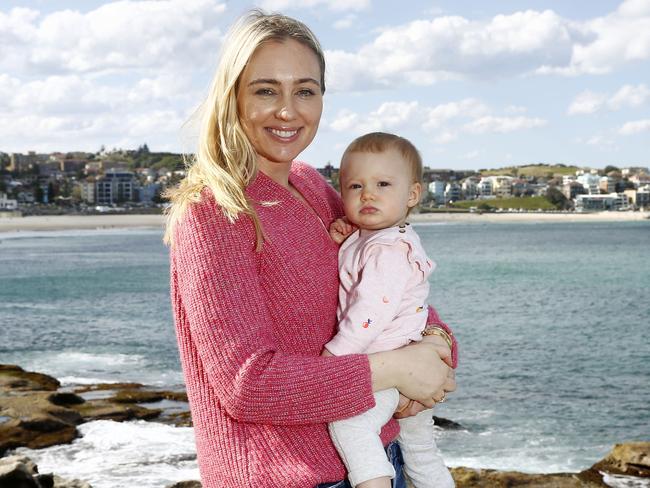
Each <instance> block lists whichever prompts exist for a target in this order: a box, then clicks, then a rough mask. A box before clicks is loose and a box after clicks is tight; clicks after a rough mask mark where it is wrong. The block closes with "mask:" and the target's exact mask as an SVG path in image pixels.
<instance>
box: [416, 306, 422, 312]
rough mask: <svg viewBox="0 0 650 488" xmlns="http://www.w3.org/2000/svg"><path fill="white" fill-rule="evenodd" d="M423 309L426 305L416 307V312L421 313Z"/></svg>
mask: <svg viewBox="0 0 650 488" xmlns="http://www.w3.org/2000/svg"><path fill="white" fill-rule="evenodd" d="M422 310H424V307H418V308H416V309H415V313H419V312H421V311H422Z"/></svg>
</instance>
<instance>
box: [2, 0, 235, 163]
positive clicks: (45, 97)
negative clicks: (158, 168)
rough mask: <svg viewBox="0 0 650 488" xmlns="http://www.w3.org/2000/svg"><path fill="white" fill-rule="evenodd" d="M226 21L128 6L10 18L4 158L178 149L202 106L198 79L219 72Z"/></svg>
mask: <svg viewBox="0 0 650 488" xmlns="http://www.w3.org/2000/svg"><path fill="white" fill-rule="evenodd" d="M224 11H225V3H224V2H222V1H218V0H188V1H181V0H162V1H156V2H153V1H133V0H122V1H117V2H111V3H106V4H104V5H102V6H100V7H98V8H96V9H95V10H91V11H88V12H84V13H82V12H79V11H74V10H62V11H56V12H53V13H50V14H41V13H39V12H38V11H35V10H28V9H12V10H10V11H8V12H6V13H2V12H0V32H3V39H2V43H0V149H4V150H27V149H36V150H38V149H39V147H42V148H47V147H49V148H50V149H51V148H52V147H56V148H59V149H62V150H69V149H74V148H79V149H87V150H96V149H97V148H98V147H99V146H100V145H101V144H106V145H108V146H114V145H118V144H121V143H122V142H124V141H129V142H130V143H131V144H132V146H133V147H135V146H137V145H140V144H142V142H145V141H147V142H149V144H150V145H151V147H156V149H163V148H170V149H171V148H173V147H178V133H179V131H180V127H181V125H182V123H183V122H184V121H185V119H186V112H187V110H188V107H191V106H192V105H195V104H197V103H198V102H199V100H200V94H199V93H198V90H197V89H196V88H195V87H194V86H192V78H191V77H190V73H192V75H194V76H195V75H196V74H197V73H201V72H205V71H206V70H207V69H209V67H210V66H212V65H213V63H214V60H213V59H209V58H210V57H211V56H214V57H216V52H217V50H218V47H219V44H220V39H219V36H220V35H221V32H220V30H219V27H218V25H219V22H220V21H221V20H222V17H223V12H224ZM213 53H214V54H213Z"/></svg>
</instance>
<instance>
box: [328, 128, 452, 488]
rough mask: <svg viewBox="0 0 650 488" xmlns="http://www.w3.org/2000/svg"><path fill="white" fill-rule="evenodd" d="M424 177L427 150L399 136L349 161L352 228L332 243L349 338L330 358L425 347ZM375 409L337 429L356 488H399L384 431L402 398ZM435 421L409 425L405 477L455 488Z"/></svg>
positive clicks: (340, 338)
mask: <svg viewBox="0 0 650 488" xmlns="http://www.w3.org/2000/svg"><path fill="white" fill-rule="evenodd" d="M421 178H422V160H421V158H420V155H419V153H418V151H417V149H416V148H415V147H414V146H413V144H411V143H410V142H409V141H407V140H406V139H404V138H402V137H398V136H396V135H393V134H386V133H381V132H377V133H371V134H366V135H364V136H362V137H359V138H358V139H356V140H355V141H353V142H352V144H350V146H349V147H348V148H347V149H346V151H345V153H344V154H343V158H342V161H341V169H340V184H341V195H342V197H343V205H344V208H345V215H346V218H347V222H346V221H344V220H338V221H336V222H334V223H333V224H332V227H331V228H330V235H331V236H332V239H334V240H335V241H336V242H339V243H341V242H342V245H341V248H340V250H339V274H340V288H339V306H338V321H339V330H338V333H337V334H336V335H335V336H334V338H333V339H332V340H331V341H330V342H328V343H327V344H326V345H325V348H326V350H325V351H323V354H324V355H330V354H332V355H335V356H339V355H343V354H355V353H373V352H379V351H386V350H390V349H396V348H398V347H401V346H404V345H406V344H408V343H409V342H411V341H419V340H421V339H422V332H423V330H424V328H425V325H426V321H427V305H426V300H427V296H428V294H429V284H428V276H429V274H430V273H431V272H432V271H433V269H434V267H435V265H434V263H433V262H432V261H430V260H429V259H428V258H427V255H426V253H425V251H424V249H423V248H422V245H421V243H420V239H419V238H418V235H417V234H416V233H415V231H414V230H413V229H412V227H410V226H409V224H408V223H407V222H406V218H407V216H408V214H409V212H410V210H411V209H412V208H413V207H414V206H415V205H417V204H418V202H419V200H420V193H421V183H420V180H421ZM353 226H354V227H353ZM355 227H356V228H358V230H356V231H355V232H354V233H352V231H353V230H354V228H355ZM351 233H352V234H351ZM349 234H351V235H350V236H349V237H347V236H348V235H349ZM346 237H347V239H346ZM343 241H345V242H343ZM443 334H444V332H443ZM443 334H441V335H443ZM447 339H449V337H448V336H447ZM449 342H451V341H449ZM375 401H376V406H375V407H373V408H372V409H370V410H368V411H367V412H364V413H363V414H361V415H358V416H356V417H352V418H349V419H345V420H340V421H336V422H333V423H331V424H330V425H329V429H330V434H331V436H332V440H333V442H334V445H335V446H336V448H337V450H338V451H339V454H340V455H341V459H343V462H344V463H345V465H346V467H347V469H348V479H349V481H350V483H351V484H352V485H353V486H358V487H359V488H375V487H377V488H382V487H386V488H389V487H390V486H391V482H390V480H391V478H393V477H394V476H395V470H394V468H393V466H392V465H391V463H389V462H388V459H387V457H386V453H385V451H384V448H383V445H382V442H381V439H380V437H379V432H380V431H381V428H382V426H383V425H384V424H386V422H388V420H389V419H390V418H391V417H392V415H393V414H394V413H395V410H396V408H397V406H398V402H399V393H398V391H397V390H396V389H394V388H392V389H389V390H383V391H379V392H377V393H375ZM432 416H433V415H432V410H431V409H427V410H424V411H422V412H420V413H419V414H417V415H415V416H412V417H408V418H405V419H402V420H400V421H399V422H400V434H399V436H398V438H397V440H398V442H399V445H400V448H401V450H402V456H403V458H404V470H405V472H406V474H407V475H408V476H409V478H410V479H411V481H412V482H413V484H414V485H415V487H416V488H448V487H453V486H454V482H453V479H452V477H451V475H450V473H449V470H448V469H447V467H446V466H445V464H444V462H443V460H442V457H441V455H440V452H439V451H438V448H437V446H436V444H435V441H434V433H433V419H432Z"/></svg>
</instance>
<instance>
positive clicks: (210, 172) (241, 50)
mask: <svg viewBox="0 0 650 488" xmlns="http://www.w3.org/2000/svg"><path fill="white" fill-rule="evenodd" d="M286 39H294V40H296V41H298V42H300V43H302V44H304V45H305V46H307V47H309V48H310V49H311V50H312V51H313V52H314V53H315V54H316V56H317V58H318V61H319V64H320V68H321V80H320V82H321V90H322V92H323V93H325V56H324V54H323V50H322V48H321V46H320V43H319V42H318V39H316V36H315V35H314V34H313V33H312V31H311V30H309V28H308V27H307V26H306V25H305V24H303V23H302V22H300V21H298V20H295V19H292V18H291V17H287V16H284V15H281V14H266V13H264V12H262V11H261V10H252V11H251V12H249V13H248V14H247V15H245V16H243V17H242V18H241V19H239V21H237V22H236V23H235V24H234V25H233V27H232V28H231V30H230V32H229V33H228V35H227V36H226V39H225V41H224V44H223V47H222V49H221V57H220V60H219V64H218V66H217V69H216V72H215V74H214V78H213V80H212V83H211V85H210V92H209V94H208V97H207V99H206V100H205V101H204V102H203V104H202V105H201V107H200V108H199V110H198V111H197V114H199V116H200V118H201V128H200V133H199V141H198V148H197V151H196V154H193V155H188V156H186V157H185V166H186V170H187V173H186V176H185V178H184V179H183V180H182V181H181V182H180V183H179V185H178V186H176V187H174V188H170V189H168V190H167V191H166V192H165V194H164V196H165V197H166V198H168V199H169V201H170V203H171V205H170V206H169V207H168V209H167V227H166V231H165V236H164V241H165V243H167V244H169V245H172V246H173V245H174V228H175V226H176V224H177V223H178V222H179V220H180V219H182V218H183V215H184V214H185V212H186V210H187V208H188V205H190V204H191V203H197V202H200V201H201V192H202V190H203V189H204V188H206V187H207V188H209V189H210V191H211V192H212V194H213V195H214V198H215V201H216V202H217V204H218V205H219V206H220V207H221V209H222V211H223V213H224V215H225V216H226V217H227V218H228V220H230V221H231V222H234V221H235V220H236V219H237V218H238V217H239V215H240V214H244V215H247V216H249V217H250V218H251V220H252V222H253V225H254V226H255V234H256V239H257V246H256V247H257V249H258V250H259V249H261V246H262V242H263V240H264V237H263V236H264V233H263V229H262V225H261V223H260V220H259V217H258V215H257V212H256V211H255V208H254V207H253V202H251V201H250V200H249V199H248V198H247V197H246V194H245V190H246V187H247V186H248V184H249V183H250V182H251V181H252V180H253V179H254V178H255V176H256V175H257V171H258V167H257V154H256V152H255V149H254V148H253V146H252V144H251V143H250V141H249V140H248V137H246V134H245V133H244V129H243V127H242V124H241V122H240V120H239V114H238V111H237V89H238V84H239V79H240V77H241V74H242V72H243V71H244V68H245V67H246V64H247V63H248V61H249V60H250V58H251V56H252V55H253V53H254V52H255V50H256V49H257V48H258V47H259V46H260V45H261V44H262V43H264V42H268V41H283V40H286Z"/></svg>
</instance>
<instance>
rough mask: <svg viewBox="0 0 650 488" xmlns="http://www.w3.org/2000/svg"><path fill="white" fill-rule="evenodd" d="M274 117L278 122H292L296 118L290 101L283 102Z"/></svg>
mask: <svg viewBox="0 0 650 488" xmlns="http://www.w3.org/2000/svg"><path fill="white" fill-rule="evenodd" d="M276 116H277V118H278V119H280V120H285V121H286V120H292V119H294V118H295V117H296V114H295V110H294V107H293V104H292V102H291V100H283V101H282V103H281V104H280V107H278V111H277V113H276Z"/></svg>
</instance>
